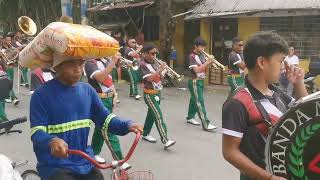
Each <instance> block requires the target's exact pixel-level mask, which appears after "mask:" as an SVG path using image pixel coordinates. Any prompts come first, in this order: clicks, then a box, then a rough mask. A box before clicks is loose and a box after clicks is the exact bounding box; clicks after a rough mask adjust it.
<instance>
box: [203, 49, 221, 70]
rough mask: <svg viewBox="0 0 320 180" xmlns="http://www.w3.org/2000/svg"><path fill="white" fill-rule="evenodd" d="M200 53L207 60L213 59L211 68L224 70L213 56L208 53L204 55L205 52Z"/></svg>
mask: <svg viewBox="0 0 320 180" xmlns="http://www.w3.org/2000/svg"><path fill="white" fill-rule="evenodd" d="M202 53H203V54H204V55H205V56H206V57H207V58H210V59H213V64H212V66H213V67H214V68H216V69H218V67H220V68H221V69H222V70H225V67H224V65H222V64H221V63H220V62H219V61H217V60H216V59H215V58H214V56H213V55H210V54H208V53H206V52H205V51H202Z"/></svg>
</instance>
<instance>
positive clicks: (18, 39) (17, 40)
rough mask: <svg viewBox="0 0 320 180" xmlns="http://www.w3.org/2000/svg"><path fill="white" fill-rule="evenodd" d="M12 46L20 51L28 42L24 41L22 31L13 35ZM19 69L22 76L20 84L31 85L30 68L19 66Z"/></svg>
mask: <svg viewBox="0 0 320 180" xmlns="http://www.w3.org/2000/svg"><path fill="white" fill-rule="evenodd" d="M12 46H13V47H15V48H16V49H17V50H18V51H21V50H22V49H23V48H24V47H26V44H23V42H22V33H21V32H20V31H17V32H16V34H15V35H14V37H13V42H12ZM18 69H20V70H21V72H22V73H21V78H20V86H25V87H29V80H28V68H22V67H19V68H18Z"/></svg>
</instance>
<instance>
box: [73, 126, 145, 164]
mask: <svg viewBox="0 0 320 180" xmlns="http://www.w3.org/2000/svg"><path fill="white" fill-rule="evenodd" d="M140 136H141V133H140V132H138V133H136V137H135V139H134V141H133V144H132V146H131V148H130V150H129V152H128V154H127V155H126V157H125V158H124V159H121V160H119V161H112V162H111V163H104V164H100V163H98V162H97V161H96V160H95V159H93V158H92V157H90V156H89V155H88V154H87V153H85V152H83V151H80V150H73V149H68V150H67V153H68V154H73V155H79V156H81V157H83V158H84V159H86V160H88V161H89V162H90V163H92V164H93V165H94V166H95V167H96V168H98V169H108V168H116V167H118V166H121V165H122V164H123V163H125V162H127V161H128V160H129V159H130V158H131V156H132V154H133V152H134V150H135V149H136V147H137V145H138V142H139V140H140Z"/></svg>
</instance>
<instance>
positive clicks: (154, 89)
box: [140, 44, 176, 149]
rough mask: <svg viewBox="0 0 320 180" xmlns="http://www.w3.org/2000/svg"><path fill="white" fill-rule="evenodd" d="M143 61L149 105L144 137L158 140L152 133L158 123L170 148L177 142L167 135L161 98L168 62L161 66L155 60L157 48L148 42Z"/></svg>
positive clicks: (141, 67) (143, 73) (145, 98)
mask: <svg viewBox="0 0 320 180" xmlns="http://www.w3.org/2000/svg"><path fill="white" fill-rule="evenodd" d="M143 53H144V56H143V61H142V62H141V65H140V72H141V75H142V77H143V83H144V88H145V89H144V100H145V103H146V104H147V106H148V113H147V117H146V120H145V123H144V128H143V137H142V138H143V139H144V140H146V141H149V142H152V143H155V142H156V139H155V138H154V137H152V136H151V135H150V132H151V129H152V126H153V123H155V124H156V126H157V129H158V132H159V134H160V137H161V141H162V143H163V144H164V149H168V148H169V147H171V146H173V145H174V144H175V143H176V142H175V141H173V140H170V139H169V138H168V135H167V126H166V124H165V122H164V121H163V115H162V112H161V109H160V100H161V94H160V91H161V89H162V84H161V76H163V75H164V74H163V71H165V68H166V64H165V63H163V64H161V65H160V66H159V64H158V63H156V62H155V61H154V57H155V55H156V53H157V48H156V46H155V45H153V44H148V45H146V46H145V47H144V48H143Z"/></svg>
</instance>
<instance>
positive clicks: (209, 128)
mask: <svg viewBox="0 0 320 180" xmlns="http://www.w3.org/2000/svg"><path fill="white" fill-rule="evenodd" d="M215 129H217V126H215V125H213V124H211V123H209V124H208V127H207V128H205V129H204V130H206V131H213V130H215Z"/></svg>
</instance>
